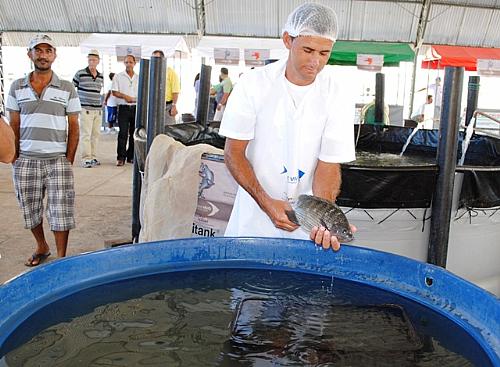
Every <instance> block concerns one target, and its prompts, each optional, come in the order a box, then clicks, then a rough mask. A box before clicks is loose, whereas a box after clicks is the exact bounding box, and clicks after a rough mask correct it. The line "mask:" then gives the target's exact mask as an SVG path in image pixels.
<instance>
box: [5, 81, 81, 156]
mask: <svg viewBox="0 0 500 367" xmlns="http://www.w3.org/2000/svg"><path fill="white" fill-rule="evenodd" d="M30 76H31V73H30V74H28V75H27V76H26V77H25V78H21V79H17V80H16V81H15V82H14V83H12V85H11V87H10V91H9V95H8V96H7V103H6V108H7V110H8V111H15V112H19V114H20V117H21V125H20V131H19V133H20V136H19V143H20V147H19V150H20V152H19V153H20V157H25V158H40V159H48V158H55V157H59V156H61V155H65V154H66V140H67V137H68V134H67V125H68V122H67V118H66V115H71V114H75V113H79V112H80V110H81V107H80V100H79V99H78V95H77V94H76V91H75V87H74V86H73V84H71V83H70V82H68V81H66V80H60V79H59V77H58V76H57V75H56V73H54V72H52V79H51V81H50V83H49V84H48V85H47V86H46V87H45V89H44V90H43V91H42V94H41V96H40V97H39V96H38V95H37V94H36V92H35V91H34V90H33V88H32V87H31V84H30Z"/></svg>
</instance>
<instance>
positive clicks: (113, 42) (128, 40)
mask: <svg viewBox="0 0 500 367" xmlns="http://www.w3.org/2000/svg"><path fill="white" fill-rule="evenodd" d="M116 46H140V47H141V53H142V57H149V56H151V54H152V53H153V51H155V50H162V51H163V52H164V53H165V57H172V56H174V54H175V56H179V53H180V56H181V57H185V56H187V55H188V54H189V48H188V46H187V44H186V41H185V40H184V38H183V37H182V36H166V35H152V34H104V33H93V34H92V35H91V36H90V37H88V38H86V39H85V40H84V41H83V42H82V43H80V49H81V51H82V53H85V54H86V53H87V52H89V51H90V50H91V49H97V50H99V51H100V52H102V53H104V54H108V55H116Z"/></svg>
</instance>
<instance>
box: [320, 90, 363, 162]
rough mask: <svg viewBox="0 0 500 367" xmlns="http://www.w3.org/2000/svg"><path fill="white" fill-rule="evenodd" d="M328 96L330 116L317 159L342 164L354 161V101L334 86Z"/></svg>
mask: <svg viewBox="0 0 500 367" xmlns="http://www.w3.org/2000/svg"><path fill="white" fill-rule="evenodd" d="M334 85H335V86H334V88H335V89H334V91H333V93H331V95H330V103H329V105H330V106H331V108H330V111H331V112H330V115H329V116H328V120H327V123H326V126H325V130H324V132H323V136H322V138H321V150H320V154H319V159H320V160H322V161H323V162H327V163H344V162H351V161H353V160H355V159H356V154H355V147H354V99H353V98H351V95H350V93H346V92H344V91H342V90H341V89H340V88H339V87H338V85H336V84H334Z"/></svg>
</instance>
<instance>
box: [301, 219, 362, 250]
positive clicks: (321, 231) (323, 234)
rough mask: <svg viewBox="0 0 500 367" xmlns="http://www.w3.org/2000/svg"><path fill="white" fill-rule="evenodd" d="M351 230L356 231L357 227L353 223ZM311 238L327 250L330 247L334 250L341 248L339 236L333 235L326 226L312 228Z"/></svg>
mask: <svg viewBox="0 0 500 367" xmlns="http://www.w3.org/2000/svg"><path fill="white" fill-rule="evenodd" d="M351 231H352V233H355V232H356V231H357V228H356V227H355V226H353V225H352V224H351ZM309 238H310V239H311V240H312V241H314V242H315V243H316V245H318V246H323V248H324V249H325V250H328V249H329V248H330V247H331V248H332V249H333V251H338V250H340V242H339V240H338V239H337V237H335V236H332V234H331V233H330V231H327V230H326V228H325V227H323V226H321V227H313V229H312V230H311V234H310V235H309Z"/></svg>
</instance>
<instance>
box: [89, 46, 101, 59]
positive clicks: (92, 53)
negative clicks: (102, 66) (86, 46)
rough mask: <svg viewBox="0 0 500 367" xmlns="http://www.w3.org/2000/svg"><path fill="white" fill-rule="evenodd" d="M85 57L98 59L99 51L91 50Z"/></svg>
mask: <svg viewBox="0 0 500 367" xmlns="http://www.w3.org/2000/svg"><path fill="white" fill-rule="evenodd" d="M87 56H97V57H99V50H96V49H95V48H93V49H92V50H90V51H89V53H88V55H87Z"/></svg>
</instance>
